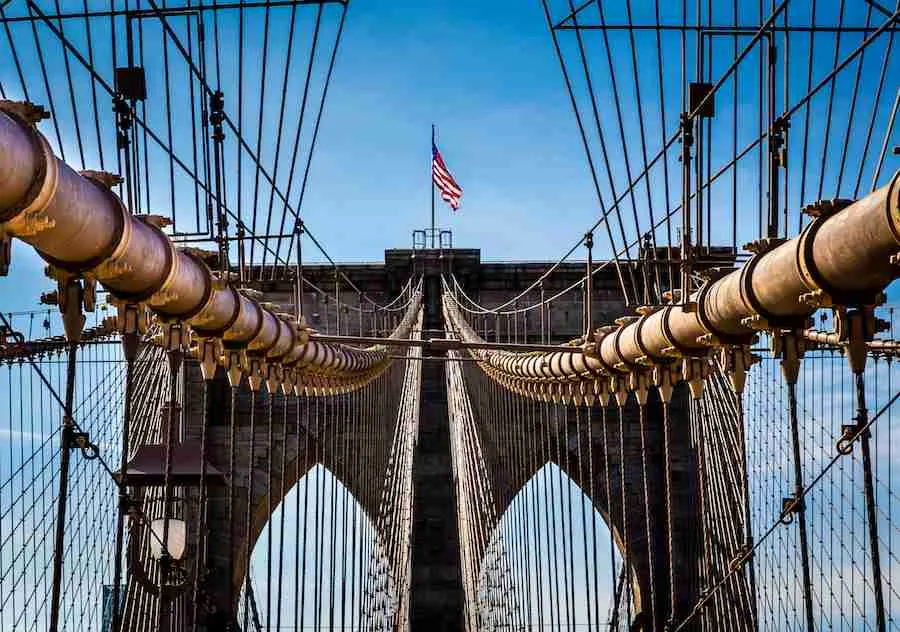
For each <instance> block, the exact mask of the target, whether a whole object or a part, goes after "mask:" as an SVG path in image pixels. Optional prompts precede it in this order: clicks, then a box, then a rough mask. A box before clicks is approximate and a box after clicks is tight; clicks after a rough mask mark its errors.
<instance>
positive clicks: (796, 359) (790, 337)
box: [771, 330, 806, 384]
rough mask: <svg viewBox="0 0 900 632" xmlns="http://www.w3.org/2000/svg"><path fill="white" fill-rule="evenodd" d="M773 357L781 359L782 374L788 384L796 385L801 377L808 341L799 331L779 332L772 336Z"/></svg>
mask: <svg viewBox="0 0 900 632" xmlns="http://www.w3.org/2000/svg"><path fill="white" fill-rule="evenodd" d="M771 341H772V355H774V356H775V357H776V358H781V372H782V374H784V379H785V381H786V382H787V383H788V384H796V383H797V378H798V377H799V375H800V360H801V359H802V358H803V354H804V353H805V351H806V341H805V340H804V338H803V336H801V335H800V332H799V331H792V330H787V331H778V332H775V333H774V334H773V335H772V338H771Z"/></svg>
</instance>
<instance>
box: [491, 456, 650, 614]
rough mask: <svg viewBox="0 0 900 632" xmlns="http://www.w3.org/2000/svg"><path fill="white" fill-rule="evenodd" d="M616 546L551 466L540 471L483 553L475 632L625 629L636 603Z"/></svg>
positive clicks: (599, 516)
mask: <svg viewBox="0 0 900 632" xmlns="http://www.w3.org/2000/svg"><path fill="white" fill-rule="evenodd" d="M620 544H621V538H619V537H618V536H617V535H616V534H615V528H613V529H611V528H610V526H609V524H608V522H607V518H606V516H605V515H604V514H603V513H602V512H601V511H600V509H599V508H598V507H597V506H596V505H595V504H594V502H592V500H591V498H590V497H589V496H588V495H587V494H585V493H584V491H583V490H582V489H581V488H580V487H579V486H578V484H577V483H576V482H575V481H574V480H572V479H571V478H570V477H569V476H568V475H567V474H566V473H565V472H564V471H563V470H562V468H560V467H559V466H558V465H556V464H555V463H552V462H548V463H546V464H544V465H543V466H542V467H541V468H539V469H538V471H537V472H536V473H535V474H533V475H532V477H531V478H530V479H529V480H528V481H527V482H526V483H525V485H523V486H522V488H521V489H520V490H519V491H518V492H517V493H516V494H515V496H514V497H513V499H512V502H511V503H510V504H509V506H508V507H507V509H506V511H505V512H504V513H503V514H502V516H501V517H500V519H499V521H498V523H497V526H496V527H495V529H494V531H493V533H492V535H491V538H490V540H489V542H488V544H487V547H486V548H485V553H484V556H483V557H482V561H481V566H480V571H479V577H478V594H477V603H478V613H479V621H478V629H479V630H496V629H502V628H505V627H509V626H515V627H517V628H519V629H535V630H543V629H563V628H565V629H594V628H595V627H600V626H603V627H604V628H607V629H615V630H618V629H627V628H628V626H629V624H630V619H631V617H632V616H633V613H634V610H635V608H634V603H636V602H639V597H638V596H637V595H636V589H633V588H632V587H631V585H632V582H629V581H627V579H626V577H625V572H624V570H623V568H624V565H623V554H622V550H621V546H620ZM632 575H633V573H632ZM634 585H636V584H634Z"/></svg>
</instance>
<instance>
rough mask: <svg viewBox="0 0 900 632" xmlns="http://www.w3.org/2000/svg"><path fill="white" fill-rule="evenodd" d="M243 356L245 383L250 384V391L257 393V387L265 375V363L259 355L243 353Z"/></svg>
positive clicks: (260, 384)
mask: <svg viewBox="0 0 900 632" xmlns="http://www.w3.org/2000/svg"><path fill="white" fill-rule="evenodd" d="M245 358H246V365H245V370H244V373H245V375H246V376H247V384H248V385H249V386H250V390H251V391H253V392H254V393H258V392H259V387H260V386H262V383H263V380H264V379H265V376H266V375H267V368H266V363H265V362H264V361H263V359H262V358H260V357H259V356H256V355H250V354H249V353H248V354H246V355H245Z"/></svg>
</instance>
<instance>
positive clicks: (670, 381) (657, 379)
mask: <svg viewBox="0 0 900 632" xmlns="http://www.w3.org/2000/svg"><path fill="white" fill-rule="evenodd" d="M680 368H681V367H680V366H679V365H677V364H658V365H656V366H655V367H653V384H654V385H655V386H656V390H657V391H658V392H659V397H660V399H661V400H662V401H663V403H665V404H668V403H669V402H671V401H672V395H673V393H674V392H675V385H676V384H678V382H680V381H681V373H680Z"/></svg>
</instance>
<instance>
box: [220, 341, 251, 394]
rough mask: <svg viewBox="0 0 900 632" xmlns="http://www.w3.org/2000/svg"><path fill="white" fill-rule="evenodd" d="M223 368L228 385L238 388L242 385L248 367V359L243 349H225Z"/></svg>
mask: <svg viewBox="0 0 900 632" xmlns="http://www.w3.org/2000/svg"><path fill="white" fill-rule="evenodd" d="M222 366H223V367H224V368H225V374H226V375H227V376H228V384H229V385H231V387H232V388H236V387H238V386H240V384H241V376H242V375H243V374H244V371H245V367H246V366H247V359H246V357H245V353H244V351H243V350H242V349H236V348H227V347H226V348H225V349H224V355H223V357H222Z"/></svg>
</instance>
